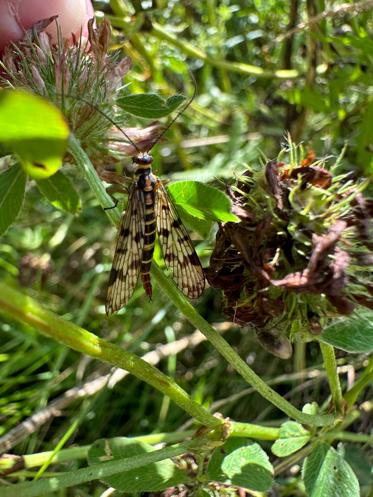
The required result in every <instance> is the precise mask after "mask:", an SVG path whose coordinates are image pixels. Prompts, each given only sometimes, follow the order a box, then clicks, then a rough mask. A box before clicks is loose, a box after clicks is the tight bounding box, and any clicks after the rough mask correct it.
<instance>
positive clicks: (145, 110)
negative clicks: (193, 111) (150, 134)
mask: <svg viewBox="0 0 373 497" xmlns="http://www.w3.org/2000/svg"><path fill="white" fill-rule="evenodd" d="M184 100H185V97H184V96H183V95H174V96H172V97H170V98H168V99H167V100H165V99H163V98H161V97H160V96H159V95H157V94H155V93H141V94H139V95H123V96H119V97H118V99H117V103H118V105H119V107H121V108H122V109H123V110H124V111H126V112H128V113H129V114H132V115H134V116H137V117H145V118H147V119H159V118H161V117H165V116H167V115H168V114H171V112H173V111H174V110H175V109H177V108H178V107H179V105H180V104H181V103H182V102H184Z"/></svg>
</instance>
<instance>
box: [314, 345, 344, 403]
mask: <svg viewBox="0 0 373 497" xmlns="http://www.w3.org/2000/svg"><path fill="white" fill-rule="evenodd" d="M319 343H320V349H321V353H322V356H323V359H324V366H325V371H326V374H327V377H328V381H329V386H330V392H331V394H332V399H333V402H334V405H335V408H336V411H337V412H341V409H342V401H343V398H342V389H341V384H340V382H339V376H338V372H337V362H336V359H335V354H334V348H333V347H332V346H331V345H329V344H327V343H324V342H321V341H320V342H319Z"/></svg>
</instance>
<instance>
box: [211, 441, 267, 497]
mask: <svg viewBox="0 0 373 497" xmlns="http://www.w3.org/2000/svg"><path fill="white" fill-rule="evenodd" d="M207 474H208V476H209V477H210V478H211V479H212V480H216V481H218V482H220V483H225V484H229V485H237V486H240V487H243V488H247V489H250V490H256V491H258V492H264V491H266V490H269V489H270V488H271V486H272V482H273V467H272V465H271V463H270V462H269V459H268V456H267V454H266V453H265V452H264V450H263V449H262V448H261V447H260V445H259V444H256V443H250V444H247V442H246V441H245V440H239V439H236V440H229V441H228V442H226V443H225V444H224V445H223V447H219V448H218V449H216V450H215V451H214V453H213V455H212V457H211V460H210V463H209V466H208V470H207Z"/></svg>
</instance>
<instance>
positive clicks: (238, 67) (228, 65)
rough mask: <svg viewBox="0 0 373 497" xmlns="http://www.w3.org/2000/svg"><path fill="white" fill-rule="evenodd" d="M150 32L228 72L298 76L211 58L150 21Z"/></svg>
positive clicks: (282, 76)
mask: <svg viewBox="0 0 373 497" xmlns="http://www.w3.org/2000/svg"><path fill="white" fill-rule="evenodd" d="M151 34H152V35H153V36H155V37H156V38H158V39H159V40H162V41H166V42H167V43H169V44H170V45H173V46H174V47H177V48H178V49H179V50H181V51H182V52H183V53H185V54H186V55H189V56H190V57H194V58H196V59H201V60H203V61H205V62H206V63H207V64H210V65H211V66H213V67H217V68H219V69H223V70H226V71H228V72H237V73H240V74H246V75H248V76H257V77H260V78H271V79H272V78H280V79H294V78H296V77H298V76H299V73H298V71H296V70H294V69H290V70H288V69H283V70H281V69H280V70H277V71H266V70H264V69H262V68H261V67H258V66H253V65H251V64H245V63H242V62H230V61H226V60H221V59H213V58H211V57H210V56H209V55H207V54H206V53H205V52H204V51H203V50H201V49H199V48H196V47H195V46H193V45H192V44H191V43H189V42H187V41H186V40H184V39H182V38H181V37H180V36H176V35H175V34H173V33H170V32H169V31H167V30H166V29H164V28H163V27H162V26H161V25H160V24H158V23H156V22H152V30H151Z"/></svg>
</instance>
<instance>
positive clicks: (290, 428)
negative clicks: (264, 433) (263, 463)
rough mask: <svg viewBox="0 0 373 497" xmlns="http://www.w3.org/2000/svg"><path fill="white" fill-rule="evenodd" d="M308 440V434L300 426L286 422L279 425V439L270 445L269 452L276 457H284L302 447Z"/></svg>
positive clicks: (292, 422) (309, 435) (309, 436)
mask: <svg viewBox="0 0 373 497" xmlns="http://www.w3.org/2000/svg"><path fill="white" fill-rule="evenodd" d="M310 438H311V434H310V432H309V431H307V430H306V429H304V428H303V426H302V425H300V424H299V423H295V422H294V421H286V423H284V424H283V425H281V427H280V438H279V439H278V440H276V442H275V443H274V444H273V445H272V447H271V451H272V452H273V454H275V455H276V456H278V457H286V456H289V455H290V454H293V453H294V452H296V451H297V450H299V449H301V448H302V447H304V446H305V445H306V444H307V443H308V441H309V440H310Z"/></svg>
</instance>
